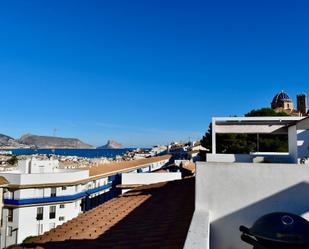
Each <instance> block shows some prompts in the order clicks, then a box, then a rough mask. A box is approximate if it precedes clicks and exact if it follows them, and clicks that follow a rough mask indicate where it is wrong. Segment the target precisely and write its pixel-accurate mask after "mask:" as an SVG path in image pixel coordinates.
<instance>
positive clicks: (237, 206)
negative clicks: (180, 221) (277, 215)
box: [185, 162, 309, 249]
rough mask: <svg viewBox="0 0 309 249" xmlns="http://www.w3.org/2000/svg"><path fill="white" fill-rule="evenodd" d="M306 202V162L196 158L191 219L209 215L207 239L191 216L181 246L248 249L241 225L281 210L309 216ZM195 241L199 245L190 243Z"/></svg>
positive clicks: (308, 192)
mask: <svg viewBox="0 0 309 249" xmlns="http://www.w3.org/2000/svg"><path fill="white" fill-rule="evenodd" d="M308 200H309V167H307V166H301V165H297V164H255V163H205V162H198V163H197V174H196V201H195V209H196V211H195V214H194V217H195V215H199V216H201V213H202V214H203V213H204V217H205V219H207V214H209V222H210V237H209V238H210V240H208V241H205V236H203V234H204V235H205V234H207V232H206V231H199V230H198V229H199V227H200V226H198V224H197V223H198V222H201V221H200V219H195V218H194V217H193V219H192V222H191V226H190V230H189V233H188V236H187V241H186V247H185V248H186V249H187V248H199V249H205V248H208V244H210V248H211V249H223V248H228V249H239V248H243V249H251V248H252V247H250V246H249V245H247V244H246V243H244V242H243V241H241V239H240V235H241V232H240V231H239V226H240V225H245V226H248V227H251V226H252V225H253V223H254V221H256V220H257V219H258V218H259V217H261V216H262V215H265V214H268V213H271V212H280V211H281V212H290V213H294V214H297V215H301V216H303V217H305V218H307V219H308V217H309V215H308V214H309V202H308ZM202 225H203V224H202ZM203 226H204V227H205V229H207V226H205V224H204V225H203ZM205 229H204V230H205ZM209 238H207V239H209ZM194 240H195V241H198V240H200V243H195V246H194V247H193V246H192V247H189V245H194Z"/></svg>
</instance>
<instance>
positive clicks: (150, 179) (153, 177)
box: [121, 172, 181, 184]
mask: <svg viewBox="0 0 309 249" xmlns="http://www.w3.org/2000/svg"><path fill="white" fill-rule="evenodd" d="M179 179H181V173H180V172H169V173H151V174H149V173H137V174H132V173H124V174H122V177H121V183H122V184H151V183H158V182H166V181H173V180H179Z"/></svg>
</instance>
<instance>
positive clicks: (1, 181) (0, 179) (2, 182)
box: [0, 176, 9, 186]
mask: <svg viewBox="0 0 309 249" xmlns="http://www.w3.org/2000/svg"><path fill="white" fill-rule="evenodd" d="M7 184H9V182H8V180H7V179H6V178H5V177H3V176H0V186H2V185H7Z"/></svg>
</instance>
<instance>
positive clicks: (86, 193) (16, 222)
mask: <svg viewBox="0 0 309 249" xmlns="http://www.w3.org/2000/svg"><path fill="white" fill-rule="evenodd" d="M168 161H169V156H164V157H157V158H150V159H143V160H136V161H130V162H128V163H118V164H117V163H111V164H108V165H103V166H102V167H93V168H89V169H86V170H67V169H59V167H58V165H59V164H58V161H57V160H36V159H34V158H33V159H29V160H23V161H19V162H18V167H17V170H14V171H9V172H1V173H0V176H4V177H5V178H6V179H7V180H8V181H9V185H8V186H7V191H5V193H4V198H3V199H4V200H3V202H4V208H3V215H2V217H3V229H2V231H1V248H4V247H7V246H9V245H13V244H19V243H22V242H23V241H24V239H26V238H27V237H29V236H36V235H40V234H43V233H44V232H46V231H49V230H50V229H52V228H55V227H56V226H58V225H60V224H62V223H64V222H65V221H68V220H70V219H73V218H74V217H76V216H78V215H79V214H80V213H82V212H84V211H87V210H89V209H91V208H92V207H95V206H97V205H99V204H101V203H103V202H105V201H106V200H108V199H110V198H112V197H114V196H115V195H118V194H119V193H120V191H121V190H118V189H116V188H115V186H116V184H119V183H121V174H122V173H124V172H131V173H139V172H150V171H153V170H156V169H158V168H160V167H162V166H164V165H165V164H166V163H167V162H168Z"/></svg>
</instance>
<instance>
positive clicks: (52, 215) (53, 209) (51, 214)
mask: <svg viewBox="0 0 309 249" xmlns="http://www.w3.org/2000/svg"><path fill="white" fill-rule="evenodd" d="M49 218H50V219H55V218H56V206H50V207H49Z"/></svg>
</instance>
